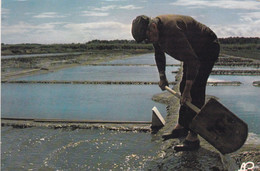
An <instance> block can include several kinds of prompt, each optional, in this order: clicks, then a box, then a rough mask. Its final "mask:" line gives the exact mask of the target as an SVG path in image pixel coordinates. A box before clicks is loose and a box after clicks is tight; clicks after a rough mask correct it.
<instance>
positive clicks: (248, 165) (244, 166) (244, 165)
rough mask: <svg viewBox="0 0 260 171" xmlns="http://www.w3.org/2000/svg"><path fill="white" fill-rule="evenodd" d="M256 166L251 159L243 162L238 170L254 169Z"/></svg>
mask: <svg viewBox="0 0 260 171" xmlns="http://www.w3.org/2000/svg"><path fill="white" fill-rule="evenodd" d="M254 168H255V164H254V163H253V162H251V161H249V162H246V163H245V162H244V163H242V165H241V167H240V169H239V170H238V171H251V170H252V171H253V170H254Z"/></svg>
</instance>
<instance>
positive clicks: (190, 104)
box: [165, 86, 200, 114]
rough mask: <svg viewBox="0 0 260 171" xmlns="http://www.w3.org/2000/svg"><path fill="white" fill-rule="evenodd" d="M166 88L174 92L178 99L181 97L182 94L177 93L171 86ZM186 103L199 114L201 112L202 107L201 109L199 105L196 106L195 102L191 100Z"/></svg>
mask: <svg viewBox="0 0 260 171" xmlns="http://www.w3.org/2000/svg"><path fill="white" fill-rule="evenodd" d="M165 89H166V90H167V91H168V92H170V93H172V94H173V95H174V96H175V97H177V98H178V99H181V95H180V94H179V93H177V92H176V91H174V90H172V89H171V88H170V87H168V86H165ZM185 104H186V105H187V106H188V107H189V108H191V109H192V110H193V111H194V112H196V113H197V114H198V113H200V109H199V108H198V107H197V106H195V105H194V104H192V103H191V102H189V101H186V102H185Z"/></svg>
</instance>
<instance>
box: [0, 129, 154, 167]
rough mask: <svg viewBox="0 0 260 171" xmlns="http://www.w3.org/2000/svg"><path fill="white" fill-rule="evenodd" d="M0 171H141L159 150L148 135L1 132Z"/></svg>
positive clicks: (81, 131) (76, 131) (61, 131)
mask: <svg viewBox="0 0 260 171" xmlns="http://www.w3.org/2000/svg"><path fill="white" fill-rule="evenodd" d="M1 132H2V150H1V161H2V162H1V163H2V165H1V168H2V170H5V171H6V170H10V171H14V170H110V169H111V170H144V168H145V167H147V164H148V163H150V162H151V161H152V159H153V158H154V156H155V155H156V151H157V150H158V146H159V145H158V144H156V142H153V141H151V139H152V135H151V134H148V133H129V132H119V131H107V130H102V129H94V130H84V129H79V130H74V131H71V130H62V129H56V130H53V129H47V128H26V129H14V128H12V127H3V128H2V130H1Z"/></svg>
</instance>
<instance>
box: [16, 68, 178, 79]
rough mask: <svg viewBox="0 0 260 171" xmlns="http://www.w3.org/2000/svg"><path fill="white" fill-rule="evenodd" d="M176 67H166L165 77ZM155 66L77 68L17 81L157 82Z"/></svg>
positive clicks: (157, 76) (175, 69)
mask: <svg viewBox="0 0 260 171" xmlns="http://www.w3.org/2000/svg"><path fill="white" fill-rule="evenodd" d="M177 69H178V67H177V66H170V67H166V73H167V75H172V76H175V74H174V75H173V74H172V73H171V72H172V71H173V70H174V71H177ZM158 78H159V75H158V71H157V68H156V66H79V67H75V68H67V69H62V70H59V71H57V72H53V73H49V74H42V75H33V76H27V77H22V78H20V79H19V80H63V81H85V80H89V81H108V80H109V81H158Z"/></svg>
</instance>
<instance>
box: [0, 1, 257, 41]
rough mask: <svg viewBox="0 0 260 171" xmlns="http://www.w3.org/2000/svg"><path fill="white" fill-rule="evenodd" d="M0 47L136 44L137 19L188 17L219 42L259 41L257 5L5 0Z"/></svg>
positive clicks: (225, 2)
mask: <svg viewBox="0 0 260 171" xmlns="http://www.w3.org/2000/svg"><path fill="white" fill-rule="evenodd" d="M1 5H2V6H1V42H2V43H5V44H16V43H41V44H53V43H86V42H88V41H91V40H95V39H99V40H115V39H127V40H133V38H132V35H131V23H132V20H133V19H134V18H135V17H136V16H138V15H142V14H144V15H147V16H150V17H156V16H158V15H161V14H181V15H189V16H192V17H193V18H195V19H196V20H198V21H199V22H201V23H203V24H205V25H207V26H209V27H210V28H211V29H212V30H213V31H214V32H215V33H216V34H217V36H218V37H221V38H224V37H260V31H259V30H260V1H259V0H160V1H158V0H2V1H1Z"/></svg>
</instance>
